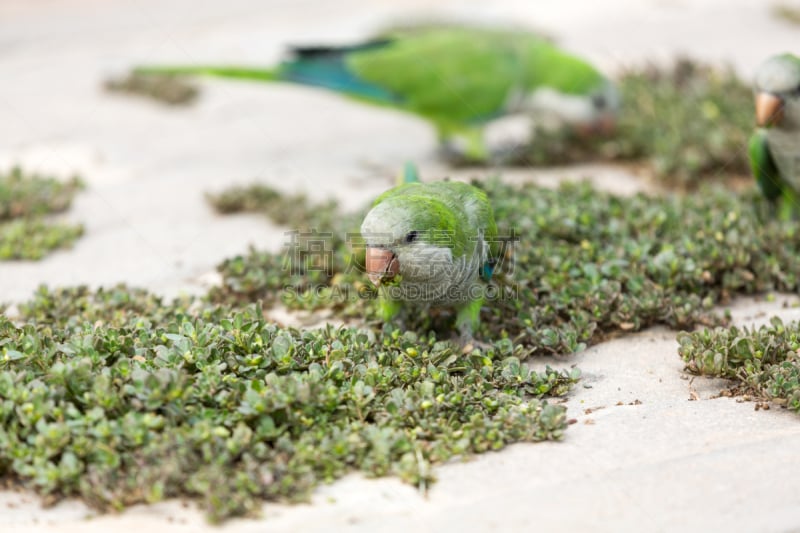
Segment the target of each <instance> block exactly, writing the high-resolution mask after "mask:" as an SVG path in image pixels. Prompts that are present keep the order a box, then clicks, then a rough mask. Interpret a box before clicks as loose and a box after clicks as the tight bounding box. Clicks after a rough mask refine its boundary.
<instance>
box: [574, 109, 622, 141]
mask: <svg viewBox="0 0 800 533" xmlns="http://www.w3.org/2000/svg"><path fill="white" fill-rule="evenodd" d="M616 128H617V121H616V119H615V118H614V116H613V115H611V114H608V115H603V116H601V117H600V118H598V119H597V120H595V121H594V122H589V123H585V124H579V125H578V126H577V127H576V128H575V130H576V131H577V133H578V135H579V136H580V137H594V136H596V135H600V136H610V135H611V134H612V133H614V131H615V130H616Z"/></svg>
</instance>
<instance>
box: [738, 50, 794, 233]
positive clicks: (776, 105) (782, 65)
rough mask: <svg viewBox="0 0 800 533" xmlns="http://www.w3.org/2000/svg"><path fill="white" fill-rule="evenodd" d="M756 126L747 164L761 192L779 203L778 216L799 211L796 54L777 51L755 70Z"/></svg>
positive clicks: (788, 215)
mask: <svg viewBox="0 0 800 533" xmlns="http://www.w3.org/2000/svg"><path fill="white" fill-rule="evenodd" d="M755 107H756V123H757V126H758V129H757V130H756V132H755V133H754V134H753V135H752V136H751V137H750V143H749V154H750V166H751V168H752V171H753V174H754V176H755V178H756V182H757V183H758V186H759V187H760V189H761V192H762V193H763V194H764V196H766V197H767V198H768V199H769V200H772V201H778V200H780V201H781V202H782V205H781V206H780V208H779V214H780V217H781V218H783V219H786V220H788V219H791V218H793V217H796V216H797V214H798V213H800V203H798V200H799V199H800V57H797V56H794V55H792V54H788V53H787V54H781V55H776V56H773V57H771V58H769V59H767V60H766V61H765V62H764V63H762V64H761V66H760V67H759V68H758V70H757V71H756V76H755Z"/></svg>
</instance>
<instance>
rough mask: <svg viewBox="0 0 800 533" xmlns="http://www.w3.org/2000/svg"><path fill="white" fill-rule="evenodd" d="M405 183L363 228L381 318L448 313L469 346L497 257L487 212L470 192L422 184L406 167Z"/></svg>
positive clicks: (379, 203) (380, 202)
mask: <svg viewBox="0 0 800 533" xmlns="http://www.w3.org/2000/svg"><path fill="white" fill-rule="evenodd" d="M405 176H406V180H407V181H411V183H404V184H402V185H399V186H397V187H395V188H393V189H390V190H389V191H387V192H385V193H383V194H382V195H381V196H379V197H378V198H377V199H376V200H375V202H374V204H373V207H372V209H371V210H370V211H369V212H368V213H367V215H366V217H365V218H364V221H363V223H362V224H361V236H362V238H363V239H364V241H365V243H366V247H367V248H366V265H365V266H366V271H367V275H368V277H369V279H370V281H372V282H373V283H374V284H375V285H376V286H377V287H378V298H379V303H380V315H381V318H382V319H383V320H384V321H386V322H389V321H393V320H397V319H402V313H403V312H404V311H405V310H407V309H408V307H409V306H411V307H414V306H416V307H417V308H419V306H423V307H427V308H430V307H445V308H452V309H454V310H455V312H456V319H455V325H456V328H457V329H458V333H459V342H460V343H461V345H462V346H468V345H470V344H471V343H472V342H473V333H474V331H475V330H476V328H477V327H478V325H479V324H480V310H481V306H482V305H483V303H484V301H485V294H486V292H485V288H486V284H487V283H488V281H489V280H490V279H491V277H492V273H493V271H494V268H495V266H496V259H497V257H498V248H499V246H498V240H497V227H496V225H495V221H494V214H493V211H492V206H491V204H490V203H489V200H488V198H487V197H486V194H485V193H484V192H483V191H481V190H480V189H478V188H476V187H474V186H472V185H469V184H466V183H462V182H456V181H439V182H430V183H420V182H419V181H415V180H416V172H415V171H413V169H412V170H409V169H408V168H407V169H406V173H405Z"/></svg>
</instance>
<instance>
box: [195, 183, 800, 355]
mask: <svg viewBox="0 0 800 533" xmlns="http://www.w3.org/2000/svg"><path fill="white" fill-rule="evenodd" d="M477 185H478V186H480V187H483V188H484V189H485V190H486V192H487V194H488V195H489V197H490V199H491V201H492V204H493V206H494V209H495V214H496V218H497V222H498V226H499V228H500V233H501V234H503V235H506V236H516V237H514V238H513V239H511V240H514V239H516V242H514V243H513V246H510V247H509V248H508V256H507V257H505V258H504V261H503V262H502V263H501V265H500V268H499V272H498V273H497V275H496V280H495V281H494V284H493V285H492V287H491V294H492V295H493V296H494V299H493V301H489V302H487V305H486V306H485V307H484V309H483V312H482V316H481V318H482V323H483V325H482V328H481V330H480V331H479V332H478V334H479V337H482V338H484V339H497V338H503V337H508V338H510V339H511V340H512V341H513V342H514V343H515V344H518V345H521V346H522V347H523V348H524V350H525V351H526V353H527V354H528V355H530V354H568V353H572V352H574V351H577V350H580V349H582V348H584V347H585V346H586V345H587V344H590V343H594V342H598V341H599V340H602V339H603V338H606V337H608V336H613V335H617V334H619V333H622V332H625V331H636V330H640V329H642V328H645V327H648V326H651V325H653V324H659V323H660V324H667V325H669V326H670V327H673V328H678V329H688V328H691V327H693V326H696V325H698V324H699V325H716V324H721V323H723V322H724V320H725V317H721V316H719V315H718V314H716V313H714V312H713V309H712V308H713V306H714V305H715V304H718V303H723V302H726V301H727V300H728V299H729V298H730V297H731V296H732V295H734V294H752V293H759V292H764V291H795V290H797V288H798V283H799V281H800V234H798V232H797V228H796V226H794V225H790V224H784V223H781V222H780V221H777V220H775V217H774V216H773V213H772V211H771V208H770V206H769V204H768V203H767V202H765V201H764V200H763V199H762V198H760V197H759V196H758V194H757V192H756V191H754V190H750V191H746V192H743V193H734V192H730V191H728V190H724V189H721V188H709V189H704V190H703V192H702V193H700V194H694V195H691V196H679V195H671V196H666V197H652V196H647V195H643V194H640V195H636V196H633V197H630V198H623V197H618V196H614V195H611V194H608V193H603V192H599V191H597V190H595V189H593V188H592V187H591V186H589V185H588V184H568V185H564V186H562V187H561V188H559V189H557V190H549V189H545V188H541V187H537V186H534V185H525V186H522V187H515V186H510V185H504V184H502V183H501V182H499V181H496V180H489V181H486V182H482V183H477ZM249 196H250V197H251V198H252V197H255V196H256V195H254V194H250V195H249ZM276 201H277V200H275V199H274V198H273V199H271V200H270V204H269V207H266V208H265V210H264V211H265V213H266V214H268V215H270V214H271V213H272V211H271V210H272V209H273V208H274V206H275V203H276ZM231 205H232V204H228V207H230V206H231ZM250 209H256V208H255V207H252V206H251V207H250ZM283 209H284V208H283V207H281V208H280V209H278V211H279V212H280V211H282V210H283ZM301 210H302V211H303V213H304V214H303V220H304V221H305V224H303V225H302V226H300V227H298V228H296V230H297V232H298V234H306V235H312V236H316V237H317V238H318V237H319V235H321V234H329V235H330V237H329V240H328V246H329V248H328V250H330V251H331V265H330V268H329V269H327V270H324V269H319V268H310V266H311V265H314V263H313V260H314V257H311V256H313V255H314V254H312V253H311V252H309V251H308V249H307V248H306V246H305V244H304V243H303V242H301V241H293V240H290V241H289V243H288V244H289V246H288V247H287V249H286V250H285V251H284V253H277V254H276V253H270V252H265V251H258V250H251V251H250V253H248V254H246V255H242V256H238V257H234V258H231V259H229V260H227V261H225V262H224V263H223V264H222V265H221V266H220V269H219V270H220V272H221V273H222V276H223V282H222V285H221V286H220V287H219V288H216V289H214V290H212V292H211V295H210V297H211V299H212V300H213V301H216V302H226V303H232V302H247V301H254V300H257V299H263V300H265V301H269V302H275V301H276V300H278V299H280V301H281V302H282V303H283V304H284V305H286V306H288V307H289V308H291V309H305V310H315V309H320V308H331V309H333V310H334V311H335V312H336V314H337V316H338V317H356V318H365V319H367V320H370V319H372V318H373V317H374V316H375V315H374V305H373V302H374V299H370V298H366V297H356V296H357V295H364V294H366V295H369V294H370V287H369V282H368V281H366V280H365V279H364V278H365V276H364V274H363V272H362V271H361V269H360V268H358V266H359V265H363V259H362V254H363V249H360V248H359V246H358V241H357V240H355V239H351V240H350V242H349V243H348V242H347V238H346V236H347V235H348V234H350V235H352V234H353V233H354V232H357V230H358V226H359V223H360V220H361V217H362V216H363V213H357V214H355V215H351V216H340V217H335V216H334V217H331V216H330V213H328V212H325V210H322V211H321V212H322V213H323V215H322V216H321V219H320V220H317V219H316V218H315V210H314V209H313V208H301ZM318 222H319V224H317V223H318ZM313 229H316V230H317V232H316V233H313V232H312V231H311V230H313ZM293 235H294V234H290V237H291V236H293ZM298 249H299V250H300V251H302V252H306V254H307V256H303V255H302V254H301V253H299V252H298ZM446 319H447V317H444V318H443V320H446ZM432 320H433V322H435V319H431V318H430V317H427V316H426V317H421V318H420V319H419V321H418V322H417V323H414V322H413V321H412V323H411V326H412V327H416V328H418V329H421V330H424V331H426V330H427V329H428V328H429V327H431V325H433V326H435V325H436V324H435V323H432Z"/></svg>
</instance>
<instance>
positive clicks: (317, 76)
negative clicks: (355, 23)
mask: <svg viewBox="0 0 800 533" xmlns="http://www.w3.org/2000/svg"><path fill="white" fill-rule="evenodd" d="M389 42H390V41H389V40H386V39H383V40H375V41H370V42H367V43H362V44H357V45H352V46H340V47H328V46H305V47H295V48H291V49H290V52H291V55H290V58H289V59H288V60H286V61H284V62H282V63H281V64H280V65H278V66H276V67H274V68H259V67H248V66H214V65H210V66H202V65H201V66H157V65H152V66H142V67H138V68H136V69H135V70H134V72H135V73H139V74H160V75H200V76H216V77H220V78H235V79H241V80H252V81H267V82H271V81H286V82H291V83H297V84H300V85H310V86H312V87H322V88H325V89H328V90H331V91H335V92H339V93H344V94H347V95H349V96H352V97H355V98H361V99H364V100H367V101H371V102H374V103H379V104H395V105H397V104H400V103H401V99H400V98H399V97H398V96H397V95H395V94H393V93H392V92H390V91H388V90H386V89H384V88H383V87H381V86H379V85H377V84H375V83H372V82H370V81H368V80H365V79H363V78H361V77H359V75H358V74H357V73H355V72H353V71H352V70H350V68H349V67H348V63H347V57H348V54H350V53H358V52H363V51H367V50H370V49H374V48H380V47H383V46H386V45H387V44H388V43H389Z"/></svg>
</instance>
